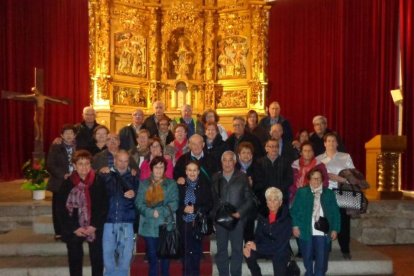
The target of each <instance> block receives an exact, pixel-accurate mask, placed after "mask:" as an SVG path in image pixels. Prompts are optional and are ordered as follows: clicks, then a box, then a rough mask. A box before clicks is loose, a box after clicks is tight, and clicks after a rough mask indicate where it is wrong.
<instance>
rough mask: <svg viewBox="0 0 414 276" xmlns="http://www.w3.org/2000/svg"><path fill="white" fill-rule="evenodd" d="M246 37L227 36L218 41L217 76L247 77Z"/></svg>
mask: <svg viewBox="0 0 414 276" xmlns="http://www.w3.org/2000/svg"><path fill="white" fill-rule="evenodd" d="M248 49H249V48H248V45H247V39H246V38H245V37H241V36H228V37H225V38H224V39H222V40H219V43H218V57H217V64H218V78H219V79H243V78H246V77H247V70H246V68H247V54H248V52H249V50H248Z"/></svg>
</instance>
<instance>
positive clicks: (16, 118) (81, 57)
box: [0, 0, 89, 180]
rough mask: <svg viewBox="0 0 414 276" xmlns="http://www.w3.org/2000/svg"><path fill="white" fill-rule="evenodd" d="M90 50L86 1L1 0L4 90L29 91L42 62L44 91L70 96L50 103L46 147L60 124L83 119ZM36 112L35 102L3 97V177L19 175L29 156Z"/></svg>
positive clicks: (0, 175) (0, 147) (0, 87)
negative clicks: (68, 101)
mask: <svg viewBox="0 0 414 276" xmlns="http://www.w3.org/2000/svg"><path fill="white" fill-rule="evenodd" d="M88 55H89V54H88V1H87V0H78V1H63V0H36V1H32V0H19V1H14V0H0V90H8V91H16V92H23V93H30V89H31V87H32V86H33V85H34V73H33V68H34V67H39V68H43V69H44V74H45V76H44V86H45V94H46V95H48V96H55V97H67V98H70V99H71V100H72V104H71V105H69V106H64V105H56V104H49V105H47V106H46V112H45V128H44V131H45V132H44V135H45V141H44V146H45V150H46V151H47V149H48V146H49V144H50V143H51V141H52V139H53V138H54V137H57V136H58V135H59V131H60V127H61V126H62V125H63V124H65V123H73V122H76V121H79V120H80V119H81V112H82V108H83V106H85V105H88V104H89V92H88V91H89V76H88V75H89V73H88ZM33 111H34V109H33V104H32V103H28V102H21V101H19V102H18V101H11V100H1V101H0V131H1V134H0V179H3V180H6V179H12V178H20V177H21V172H20V168H21V165H22V164H23V163H24V161H26V160H27V159H29V158H31V155H32V151H33V134H34V130H33Z"/></svg>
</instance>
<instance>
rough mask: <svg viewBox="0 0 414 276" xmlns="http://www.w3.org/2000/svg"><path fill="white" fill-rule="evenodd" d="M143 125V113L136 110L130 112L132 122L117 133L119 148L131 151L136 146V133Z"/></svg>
mask: <svg viewBox="0 0 414 276" xmlns="http://www.w3.org/2000/svg"><path fill="white" fill-rule="evenodd" d="M143 123H144V112H143V111H142V110H141V109H140V108H138V109H136V110H135V111H134V112H132V122H131V123H130V124H129V125H127V126H125V127H123V128H121V130H120V131H119V139H120V141H121V144H120V146H119V147H120V148H121V149H124V150H131V149H133V148H134V147H136V146H137V133H138V131H139V130H140V129H141V128H142V124H143Z"/></svg>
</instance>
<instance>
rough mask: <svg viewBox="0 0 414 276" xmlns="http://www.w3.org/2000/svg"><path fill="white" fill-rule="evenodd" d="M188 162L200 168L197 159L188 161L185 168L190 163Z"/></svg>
mask: <svg viewBox="0 0 414 276" xmlns="http://www.w3.org/2000/svg"><path fill="white" fill-rule="evenodd" d="M190 164H193V165H196V166H197V168H198V169H199V170H200V162H198V161H197V160H190V161H188V163H187V164H186V165H185V168H187V166H188V165H190Z"/></svg>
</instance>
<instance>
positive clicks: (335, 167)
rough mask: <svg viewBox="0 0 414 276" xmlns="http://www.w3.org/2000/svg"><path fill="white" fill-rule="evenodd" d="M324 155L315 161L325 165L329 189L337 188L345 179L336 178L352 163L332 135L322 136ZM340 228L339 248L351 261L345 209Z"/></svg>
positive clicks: (348, 218) (349, 233) (342, 212)
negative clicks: (339, 149) (340, 149)
mask: <svg viewBox="0 0 414 276" xmlns="http://www.w3.org/2000/svg"><path fill="white" fill-rule="evenodd" d="M323 139H324V145H325V153H322V154H320V155H318V156H317V157H316V159H317V160H319V161H321V162H322V163H324V164H325V166H326V169H327V170H328V175H329V188H330V189H333V188H337V187H338V182H346V179H344V178H342V177H340V176H338V174H339V172H340V171H342V170H344V169H354V168H355V167H354V163H353V162H352V158H351V156H350V155H349V154H348V153H345V152H338V136H337V135H336V134H335V133H333V132H330V133H327V134H325V136H324V138H323ZM340 213H341V228H342V231H341V232H340V233H339V235H338V242H339V246H340V247H341V252H342V255H343V257H344V259H351V258H352V257H351V250H350V248H349V243H350V240H351V239H350V235H351V217H350V216H349V215H348V214H347V213H346V209H344V208H341V209H340Z"/></svg>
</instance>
